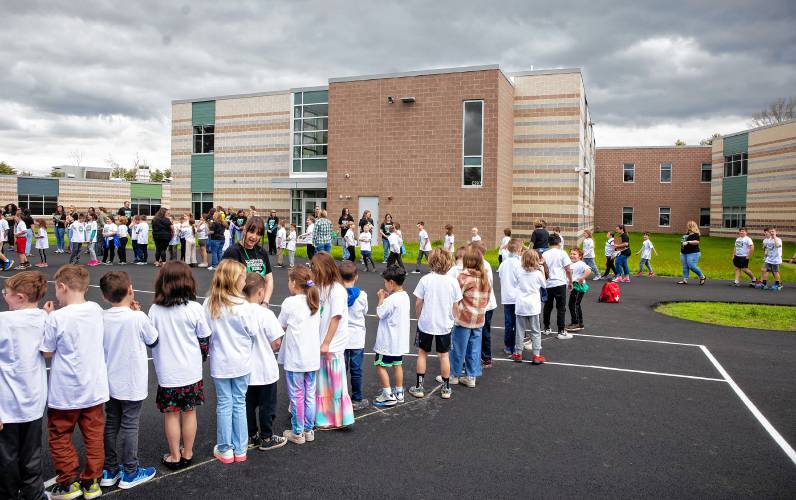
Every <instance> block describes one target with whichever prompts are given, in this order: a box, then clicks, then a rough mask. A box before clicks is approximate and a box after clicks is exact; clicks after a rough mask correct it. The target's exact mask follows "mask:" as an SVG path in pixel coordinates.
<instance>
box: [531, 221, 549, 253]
mask: <svg viewBox="0 0 796 500" xmlns="http://www.w3.org/2000/svg"><path fill="white" fill-rule="evenodd" d="M545 226H546V224H545V221H544V219H536V220H535V221H533V227H534V229H533V233H531V246H532V247H533V249H534V250H536V252H537V253H538V254H539V255H540V256H541V255H542V254H543V253H545V251H546V250H547V249H548V247H550V243H549V242H548V239H549V238H550V233H548V232H547V229H545Z"/></svg>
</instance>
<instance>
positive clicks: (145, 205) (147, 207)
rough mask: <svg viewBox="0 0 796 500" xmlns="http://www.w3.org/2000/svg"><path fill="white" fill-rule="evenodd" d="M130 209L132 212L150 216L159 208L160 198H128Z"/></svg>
mask: <svg viewBox="0 0 796 500" xmlns="http://www.w3.org/2000/svg"><path fill="white" fill-rule="evenodd" d="M130 209H131V210H132V211H133V213H134V214H138V215H146V216H147V217H151V216H153V215H155V214H156V213H158V210H160V198H133V199H131V200H130Z"/></svg>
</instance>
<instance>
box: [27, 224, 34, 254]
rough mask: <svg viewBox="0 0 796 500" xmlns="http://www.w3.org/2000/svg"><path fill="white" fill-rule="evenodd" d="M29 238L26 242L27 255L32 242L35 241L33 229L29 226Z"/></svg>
mask: <svg viewBox="0 0 796 500" xmlns="http://www.w3.org/2000/svg"><path fill="white" fill-rule="evenodd" d="M26 234H27V238H28V241H26V242H25V255H28V254H30V244H31V243H33V229H30V228H28V232H27V233H26Z"/></svg>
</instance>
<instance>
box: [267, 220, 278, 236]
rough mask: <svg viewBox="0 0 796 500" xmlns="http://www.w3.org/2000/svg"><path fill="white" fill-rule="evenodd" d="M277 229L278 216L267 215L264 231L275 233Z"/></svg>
mask: <svg viewBox="0 0 796 500" xmlns="http://www.w3.org/2000/svg"><path fill="white" fill-rule="evenodd" d="M278 230H279V217H268V220H266V221H265V232H266V233H271V234H276V232H277V231H278Z"/></svg>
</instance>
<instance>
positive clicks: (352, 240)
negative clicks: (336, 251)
mask: <svg viewBox="0 0 796 500" xmlns="http://www.w3.org/2000/svg"><path fill="white" fill-rule="evenodd" d="M343 240H345V246H347V247H355V246H356V245H357V239H356V236H355V235H354V230H353V229H349V230H348V231H346V232H345V236H343Z"/></svg>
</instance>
